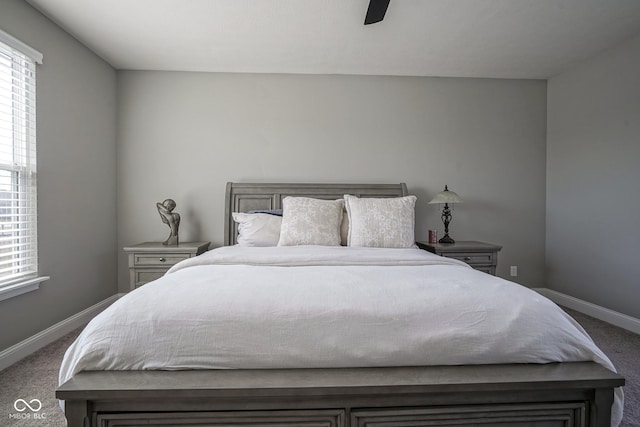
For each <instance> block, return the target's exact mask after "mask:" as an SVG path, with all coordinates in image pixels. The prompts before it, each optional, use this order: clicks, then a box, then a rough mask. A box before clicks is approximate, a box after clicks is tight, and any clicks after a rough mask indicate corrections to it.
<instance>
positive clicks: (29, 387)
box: [0, 309, 640, 427]
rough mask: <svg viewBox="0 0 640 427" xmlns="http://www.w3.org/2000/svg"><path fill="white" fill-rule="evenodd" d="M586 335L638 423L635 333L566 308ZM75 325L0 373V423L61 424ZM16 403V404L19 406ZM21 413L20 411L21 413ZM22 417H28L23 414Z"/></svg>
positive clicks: (629, 423) (627, 417) (627, 419)
mask: <svg viewBox="0 0 640 427" xmlns="http://www.w3.org/2000/svg"><path fill="white" fill-rule="evenodd" d="M566 311H567V312H568V313H569V314H571V316H573V317H574V318H575V319H576V320H577V321H578V322H579V323H580V324H581V325H582V326H583V327H584V328H585V329H586V330H587V332H588V333H589V334H590V335H591V337H592V338H593V340H594V341H595V342H596V344H598V346H599V347H600V348H601V349H602V350H603V351H604V352H605V353H606V354H607V355H608V356H609V358H610V359H611V361H612V362H613V364H614V365H615V366H616V369H617V370H618V372H619V373H620V374H621V375H622V376H623V377H625V379H626V386H625V387H624V392H625V403H624V419H623V421H622V427H640V335H636V334H634V333H631V332H628V331H626V330H624V329H620V328H617V327H615V326H612V325H610V324H608V323H605V322H602V321H600V320H597V319H594V318H592V317H589V316H585V315H584V314H582V313H579V312H577V311H573V310H569V309H566ZM79 333H80V329H78V330H76V331H74V332H72V333H70V334H68V335H66V336H64V337H62V338H60V339H59V340H57V341H55V342H53V343H51V344H49V345H48V346H46V347H44V348H42V349H41V350H39V351H37V352H36V353H34V354H32V355H31V356H29V357H26V358H25V359H23V360H21V361H19V362H18V363H16V364H14V365H13V366H10V367H9V368H7V369H5V370H3V371H1V372H0V426H7V427H8V426H24V427H27V426H28V427H64V426H65V425H66V423H65V419H64V414H63V413H62V411H61V410H60V407H59V406H58V401H57V400H56V398H55V396H54V391H55V389H56V388H57V386H58V368H59V367H60V363H61V362H62V356H63V355H64V352H65V350H66V349H67V347H68V346H69V345H70V344H71V343H72V342H73V340H74V339H75V338H76V337H77V336H78V334H79ZM17 399H24V401H26V402H27V403H30V404H31V405H32V406H36V405H37V402H32V400H33V399H38V400H39V401H40V402H41V403H42V407H41V408H40V410H39V411H38V412H37V415H38V418H35V417H34V415H33V414H34V413H29V412H30V411H29V410H26V411H24V412H18V411H17V410H16V409H15V408H14V403H15V402H16V400H17ZM21 405H24V404H23V403H22V402H19V403H18V406H19V407H22V408H24V406H21ZM21 414H25V415H21ZM27 415H29V417H28V418H27Z"/></svg>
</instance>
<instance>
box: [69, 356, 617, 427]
mask: <svg viewBox="0 0 640 427" xmlns="http://www.w3.org/2000/svg"><path fill="white" fill-rule="evenodd" d="M622 385H624V379H623V378H622V377H621V376H619V375H618V374H616V373H614V372H611V371H609V370H608V369H606V368H603V367H601V366H600V365H597V364H595V363H591V362H579V363H554V364H546V365H526V364H524V365H472V366H436V367H393V368H345V369H286V370H205V371H93V372H81V373H79V374H78V375H76V376H75V377H74V378H72V379H71V380H70V381H68V382H67V383H65V384H64V385H62V386H61V387H60V388H59V389H58V390H57V391H56V396H57V397H58V398H59V399H63V400H65V401H66V402H65V403H66V416H67V420H68V425H69V427H88V426H100V427H115V426H121V425H126V426H137V425H140V426H142V425H147V426H148V425H150V424H151V425H186V426H188V425H203V424H206V425H210V426H216V425H221V426H222V425H224V426H258V425H265V424H269V425H276V426H309V427H312V426H313V427H317V426H326V427H334V426H335V427H348V426H354V427H355V426H358V427H366V426H372V425H375V426H382V427H384V426H394V427H396V426H414V425H439V426H446V425H457V426H459V425H470V424H474V423H476V422H478V423H479V422H481V423H482V424H483V425H510V426H518V425H522V426H524V425H527V426H531V425H535V426H549V427H551V426H599V427H604V426H609V425H610V417H611V405H612V403H613V389H614V387H619V386H622Z"/></svg>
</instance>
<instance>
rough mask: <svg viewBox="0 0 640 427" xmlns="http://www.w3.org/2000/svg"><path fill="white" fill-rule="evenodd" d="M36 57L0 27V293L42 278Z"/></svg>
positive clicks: (37, 57) (32, 51) (39, 55)
mask: <svg viewBox="0 0 640 427" xmlns="http://www.w3.org/2000/svg"><path fill="white" fill-rule="evenodd" d="M41 61H42V55H41V54H39V53H38V52H37V51H34V50H33V49H31V48H30V47H28V46H26V45H24V44H23V43H22V42H20V41H19V40H16V39H14V38H13V37H11V36H10V35H8V34H6V33H4V32H2V31H0V291H2V290H7V289H8V288H16V284H18V286H19V285H21V284H24V283H29V282H31V283H34V281H35V282H39V281H41V280H44V279H46V278H41V280H37V279H38V277H37V276H38V242H37V240H38V230H37V205H36V62H39V63H41ZM34 279H35V280H34ZM25 292H26V290H25ZM20 293H22V292H20Z"/></svg>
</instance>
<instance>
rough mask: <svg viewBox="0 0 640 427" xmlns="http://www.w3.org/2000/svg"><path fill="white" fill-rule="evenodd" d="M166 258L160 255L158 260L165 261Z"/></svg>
mask: <svg viewBox="0 0 640 427" xmlns="http://www.w3.org/2000/svg"><path fill="white" fill-rule="evenodd" d="M166 260H167V259H166V258H165V257H160V259H159V260H158V261H160V262H165V261H166Z"/></svg>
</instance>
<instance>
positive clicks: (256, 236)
mask: <svg viewBox="0 0 640 427" xmlns="http://www.w3.org/2000/svg"><path fill="white" fill-rule="evenodd" d="M231 215H232V216H233V220H234V221H235V222H237V223H238V239H237V242H238V245H240V246H276V245H277V244H278V240H279V239H280V227H281V225H282V217H280V216H276V215H270V214H266V213H256V214H249V213H240V212H233V213H232V214H231Z"/></svg>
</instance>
